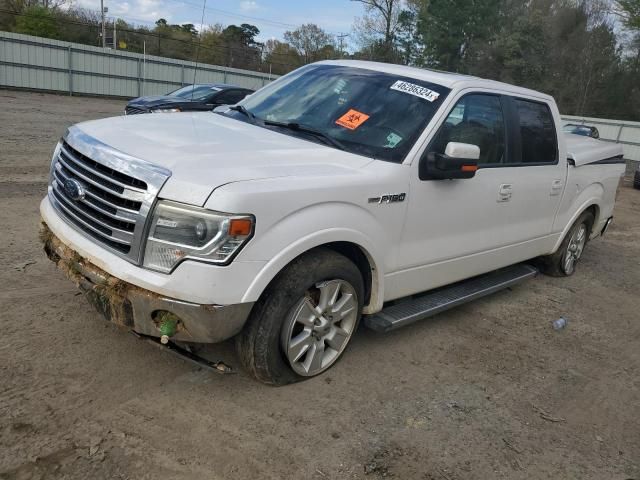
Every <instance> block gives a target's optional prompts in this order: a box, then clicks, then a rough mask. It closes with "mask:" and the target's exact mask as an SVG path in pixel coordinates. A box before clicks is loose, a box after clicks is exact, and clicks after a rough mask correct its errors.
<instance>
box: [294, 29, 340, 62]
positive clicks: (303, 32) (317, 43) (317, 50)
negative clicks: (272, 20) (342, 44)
mask: <svg viewBox="0 0 640 480" xmlns="http://www.w3.org/2000/svg"><path fill="white" fill-rule="evenodd" d="M284 39H285V41H287V42H288V43H289V44H291V46H292V47H293V48H294V49H295V50H296V51H297V52H298V55H300V57H301V58H302V60H303V62H304V63H305V64H306V63H311V62H315V61H317V60H321V59H323V58H326V57H323V55H322V52H323V49H326V47H327V46H330V47H333V48H334V47H335V39H334V37H333V35H330V34H328V33H327V32H325V31H324V30H323V29H322V28H320V27H319V26H317V25H315V24H313V23H307V24H305V25H301V26H300V27H298V28H296V29H295V30H293V31H286V32H285V33H284ZM325 54H326V51H325Z"/></svg>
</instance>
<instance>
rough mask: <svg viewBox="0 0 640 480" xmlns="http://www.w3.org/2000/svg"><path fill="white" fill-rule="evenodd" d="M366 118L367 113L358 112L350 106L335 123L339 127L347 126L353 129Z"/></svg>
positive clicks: (367, 116)
mask: <svg viewBox="0 0 640 480" xmlns="http://www.w3.org/2000/svg"><path fill="white" fill-rule="evenodd" d="M368 118H369V115H367V114H366V113H362V112H359V111H357V110H354V109H353V108H352V109H350V110H349V111H348V112H347V113H345V114H344V115H343V116H341V117H340V118H339V119H338V120H336V123H337V124H338V125H340V126H341V127H344V128H348V129H349V130H355V129H356V128H358V127H359V126H360V125H362V124H363V123H364V122H366V121H367V119H368Z"/></svg>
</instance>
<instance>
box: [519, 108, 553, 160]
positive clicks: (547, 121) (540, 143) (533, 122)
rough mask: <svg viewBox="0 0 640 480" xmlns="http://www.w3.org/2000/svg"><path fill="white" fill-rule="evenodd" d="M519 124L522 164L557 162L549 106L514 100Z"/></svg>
mask: <svg viewBox="0 0 640 480" xmlns="http://www.w3.org/2000/svg"><path fill="white" fill-rule="evenodd" d="M513 101H514V105H515V108H516V113H517V115H518V120H519V123H520V139H521V144H522V163H555V162H556V161H557V160H558V148H557V139H556V128H555V125H554V123H553V116H552V115H551V111H550V110H549V106H548V105H547V104H545V103H538V102H531V101H527V100H522V99H519V98H516V99H514V100H513Z"/></svg>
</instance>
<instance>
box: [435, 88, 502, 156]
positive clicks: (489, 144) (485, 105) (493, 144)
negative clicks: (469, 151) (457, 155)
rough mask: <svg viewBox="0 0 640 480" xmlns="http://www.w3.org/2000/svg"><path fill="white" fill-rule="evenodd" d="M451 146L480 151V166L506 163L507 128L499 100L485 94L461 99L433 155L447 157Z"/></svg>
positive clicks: (447, 121)
mask: <svg viewBox="0 0 640 480" xmlns="http://www.w3.org/2000/svg"><path fill="white" fill-rule="evenodd" d="M449 142H460V143H470V144H472V145H477V146H478V147H480V160H479V161H478V164H480V165H481V164H495V163H504V162H505V127H504V115H503V112H502V104H501V102H500V98H499V97H497V96H495V95H486V94H471V95H466V96H464V97H462V98H461V99H460V100H459V101H458V103H456V105H455V106H454V107H453V109H452V110H451V112H450V113H449V116H448V117H447V119H446V120H445V122H444V124H443V125H442V127H441V128H440V131H439V132H438V135H437V136H436V138H435V140H434V142H433V143H432V147H431V151H435V152H438V153H444V150H445V148H446V147H447V144H448V143H449Z"/></svg>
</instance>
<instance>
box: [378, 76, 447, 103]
mask: <svg viewBox="0 0 640 480" xmlns="http://www.w3.org/2000/svg"><path fill="white" fill-rule="evenodd" d="M390 88H391V90H397V91H398V92H404V93H408V94H409V95H413V96H415V97H420V98H424V99H425V100H427V101H429V102H435V101H436V100H437V99H438V97H439V96H440V94H439V93H438V92H434V91H433V90H429V89H428V88H425V87H421V86H420V85H416V84H415V83H409V82H403V81H402V80H398V81H396V83H394V84H393V85H391V87H390Z"/></svg>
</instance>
